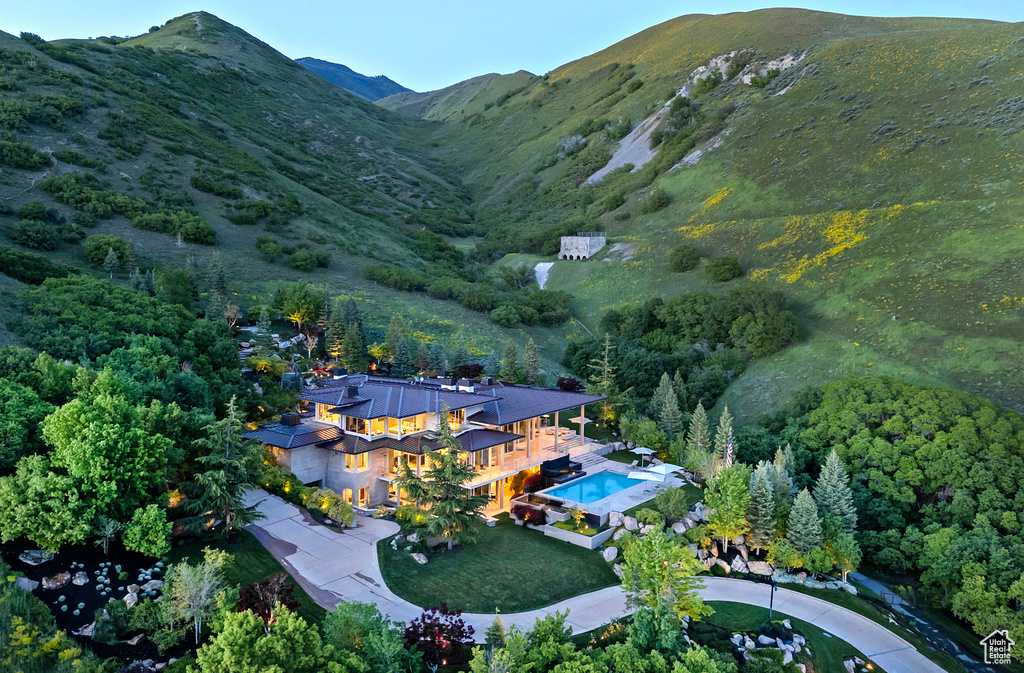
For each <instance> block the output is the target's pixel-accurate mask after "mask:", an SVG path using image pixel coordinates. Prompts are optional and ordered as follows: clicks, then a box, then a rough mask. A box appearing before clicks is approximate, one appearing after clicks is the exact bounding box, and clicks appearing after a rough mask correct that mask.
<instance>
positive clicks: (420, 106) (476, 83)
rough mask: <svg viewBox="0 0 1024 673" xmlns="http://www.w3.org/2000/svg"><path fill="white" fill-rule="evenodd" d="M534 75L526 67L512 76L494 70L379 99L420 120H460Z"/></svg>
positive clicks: (388, 105) (396, 109)
mask: <svg viewBox="0 0 1024 673" xmlns="http://www.w3.org/2000/svg"><path fill="white" fill-rule="evenodd" d="M534 77H535V76H534V75H533V74H531V73H529V72H527V71H525V70H519V71H517V72H514V73H511V74H509V75H499V74H497V73H493V72H492V73H490V74H487V75H480V76H478V77H473V78H471V79H467V80H465V81H464V82H459V83H458V84H453V85H451V86H448V87H445V88H443V89H438V90H437V91H427V92H424V93H419V92H416V91H407V92H405V93H399V94H395V95H393V96H388V97H387V98H383V99H381V100H379V101H377V104H378V105H380V106H381V107H385V108H387V109H389V110H393V111H394V112H397V113H399V114H402V115H405V116H408V117H415V118H417V119H428V120H431V121H447V120H455V121H460V120H464V119H465V118H466V117H465V115H467V114H469V115H472V114H474V113H476V112H479V111H480V110H482V109H483V108H484V106H485V105H487V104H488V103H491V104H493V103H494V101H495V100H496V99H498V98H500V97H501V96H503V95H505V94H507V93H508V92H510V91H515V90H517V89H519V88H521V87H523V86H525V85H527V84H529V82H530V81H531V80H532V79H533V78H534ZM467 106H468V107H467Z"/></svg>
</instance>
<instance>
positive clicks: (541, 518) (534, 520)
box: [525, 507, 548, 526]
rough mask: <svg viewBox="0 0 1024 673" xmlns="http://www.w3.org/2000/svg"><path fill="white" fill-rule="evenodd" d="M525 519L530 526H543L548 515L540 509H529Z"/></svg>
mask: <svg viewBox="0 0 1024 673" xmlns="http://www.w3.org/2000/svg"><path fill="white" fill-rule="evenodd" d="M525 519H526V523H528V524H530V525H531V526H543V525H544V524H546V523H547V522H548V515H547V514H546V513H545V512H544V510H542V509H536V508H534V507H531V508H529V510H527V512H526V517H525Z"/></svg>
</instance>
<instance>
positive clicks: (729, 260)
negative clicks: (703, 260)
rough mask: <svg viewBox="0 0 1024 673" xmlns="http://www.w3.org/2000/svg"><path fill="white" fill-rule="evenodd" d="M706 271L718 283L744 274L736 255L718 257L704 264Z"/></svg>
mask: <svg viewBox="0 0 1024 673" xmlns="http://www.w3.org/2000/svg"><path fill="white" fill-rule="evenodd" d="M704 272H705V273H706V274H708V276H710V277H711V280H713V281H715V282H716V283H724V282H726V281H730V280H732V279H733V278H739V277H740V276H741V275H743V269H742V268H740V262H739V260H738V259H736V258H735V257H716V258H715V259H712V260H711V261H710V262H708V263H707V264H706V265H704Z"/></svg>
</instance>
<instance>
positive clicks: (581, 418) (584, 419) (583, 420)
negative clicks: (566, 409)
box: [569, 416, 594, 423]
mask: <svg viewBox="0 0 1024 673" xmlns="http://www.w3.org/2000/svg"><path fill="white" fill-rule="evenodd" d="M569 422H570V423H593V422H594V421H592V420H590V419H589V418H587V417H586V416H577V417H576V418H570V419H569Z"/></svg>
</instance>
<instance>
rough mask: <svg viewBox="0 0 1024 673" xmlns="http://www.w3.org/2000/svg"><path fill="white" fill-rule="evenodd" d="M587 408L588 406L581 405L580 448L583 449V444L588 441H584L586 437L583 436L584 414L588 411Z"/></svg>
mask: <svg viewBox="0 0 1024 673" xmlns="http://www.w3.org/2000/svg"><path fill="white" fill-rule="evenodd" d="M586 406H587V405H585V404H581V405H580V448H581V449H582V448H583V444H584V442H585V441H586V440H585V439H584V437H585V435H584V434H583V423H584V421H583V416H584V415H585V414H584V413H583V412H584V411H586Z"/></svg>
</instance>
